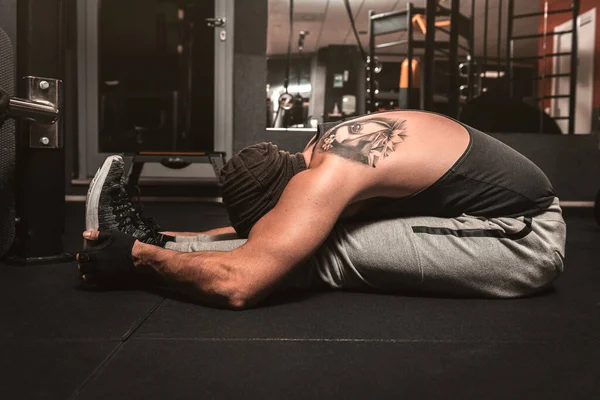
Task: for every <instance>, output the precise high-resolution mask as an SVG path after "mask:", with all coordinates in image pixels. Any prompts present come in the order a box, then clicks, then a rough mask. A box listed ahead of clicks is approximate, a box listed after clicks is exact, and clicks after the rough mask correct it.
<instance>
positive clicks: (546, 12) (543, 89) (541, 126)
mask: <svg viewBox="0 0 600 400" xmlns="http://www.w3.org/2000/svg"><path fill="white" fill-rule="evenodd" d="M547 32H548V2H547V1H545V2H544V31H543V32H542V33H543V36H542V37H543V39H542V51H543V55H542V75H541V76H540V83H541V85H542V93H541V94H540V100H541V102H542V104H541V106H540V111H541V112H540V133H544V113H545V111H544V106H545V102H544V96H546V49H547V43H546V39H547V35H546V34H547Z"/></svg>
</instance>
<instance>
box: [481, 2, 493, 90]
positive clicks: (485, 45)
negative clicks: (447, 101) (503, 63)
mask: <svg viewBox="0 0 600 400" xmlns="http://www.w3.org/2000/svg"><path fill="white" fill-rule="evenodd" d="M484 7H485V10H484V15H483V26H484V30H483V60H482V65H481V67H482V68H481V69H480V71H479V75H480V76H481V75H482V74H483V77H482V78H481V85H480V90H483V87H484V86H485V83H486V82H485V72H486V70H487V58H488V53H487V48H488V31H489V28H488V20H489V10H490V7H489V0H485V5H484Z"/></svg>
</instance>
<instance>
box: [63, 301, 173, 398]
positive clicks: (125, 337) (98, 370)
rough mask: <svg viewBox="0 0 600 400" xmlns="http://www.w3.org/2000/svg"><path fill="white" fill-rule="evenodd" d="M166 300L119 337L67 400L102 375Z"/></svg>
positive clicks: (80, 392) (77, 395)
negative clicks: (115, 343)
mask: <svg viewBox="0 0 600 400" xmlns="http://www.w3.org/2000/svg"><path fill="white" fill-rule="evenodd" d="M165 300H166V298H165V297H163V298H162V299H160V301H158V302H157V303H156V304H154V305H153V306H152V308H151V309H150V310H149V311H148V312H147V313H146V314H145V315H144V316H143V317H142V318H140V319H139V320H138V321H137V322H136V323H134V324H133V326H132V327H130V329H129V330H128V331H127V332H126V333H125V334H124V335H123V336H122V337H121V339H120V340H119V342H118V343H117V345H116V346H115V348H114V349H113V350H112V351H111V352H110V353H109V354H108V355H107V356H106V357H105V358H104V359H103V360H102V361H101V362H100V364H98V365H97V366H96V368H95V369H94V370H93V371H92V372H91V374H90V375H89V376H88V377H87V378H86V379H85V380H84V381H83V382H82V383H81V385H79V387H78V388H77V389H75V391H74V392H73V393H72V394H71V396H70V397H69V400H75V399H77V398H78V397H79V395H81V394H82V393H83V391H84V390H85V388H86V387H87V386H88V384H89V383H90V382H92V381H93V380H94V379H95V378H96V377H97V376H98V375H100V374H101V373H102V371H103V370H104V368H105V367H106V366H107V365H108V364H109V362H110V361H111V360H112V359H113V357H114V356H116V355H117V353H118V352H119V351H120V350H121V349H122V348H123V347H124V346H125V344H126V343H127V342H128V341H129V339H131V337H132V336H133V335H134V334H135V332H136V331H137V330H138V329H139V328H140V327H141V326H142V325H143V324H144V322H146V321H147V320H148V318H150V316H151V315H152V314H153V313H154V312H155V311H156V310H157V309H158V308H159V307H160V306H161V305H162V304H163V303H164V302H165Z"/></svg>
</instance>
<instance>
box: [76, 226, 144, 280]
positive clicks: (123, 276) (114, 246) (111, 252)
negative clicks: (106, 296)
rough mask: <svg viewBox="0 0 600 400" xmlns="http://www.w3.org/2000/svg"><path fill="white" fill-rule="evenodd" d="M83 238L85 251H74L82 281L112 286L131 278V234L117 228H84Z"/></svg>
mask: <svg viewBox="0 0 600 400" xmlns="http://www.w3.org/2000/svg"><path fill="white" fill-rule="evenodd" d="M83 237H84V238H86V239H87V240H89V241H90V242H88V243H89V245H88V247H87V249H86V250H82V251H81V252H79V254H77V257H76V259H77V261H78V262H79V265H78V269H79V273H80V274H81V277H82V279H83V281H84V282H85V283H88V284H92V285H101V286H112V285H115V284H122V283H125V282H128V281H129V280H130V279H131V278H132V276H133V274H134V270H133V262H134V258H133V255H132V250H133V246H134V245H135V244H136V239H135V238H134V237H132V236H129V235H126V234H124V233H122V232H119V231H111V232H98V231H92V232H90V231H88V232H84V233H83Z"/></svg>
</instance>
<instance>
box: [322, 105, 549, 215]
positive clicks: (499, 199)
mask: <svg viewBox="0 0 600 400" xmlns="http://www.w3.org/2000/svg"><path fill="white" fill-rule="evenodd" d="M411 111H412V110H411ZM422 112H424V111H422ZM442 116H443V115H442ZM443 117H446V116H443ZM446 118H449V117H446ZM449 119H451V120H452V121H455V122H457V123H459V124H461V125H462V126H464V127H465V129H466V130H467V131H468V132H469V136H470V142H469V145H468V147H467V150H465V152H464V153H463V155H462V156H461V157H460V158H459V159H458V161H456V163H455V164H454V165H453V166H452V167H451V168H450V169H449V170H448V171H447V172H446V173H445V174H444V175H443V176H442V177H441V178H440V179H438V180H437V181H436V182H435V183H434V184H432V185H431V186H429V187H427V188H425V189H423V190H421V191H419V192H417V193H415V194H413V195H411V196H408V197H403V198H387V197H377V198H373V199H369V200H366V203H367V204H368V205H367V206H366V207H363V208H361V211H360V212H359V215H357V217H356V218H355V219H361V220H362V219H369V220H372V219H382V218H385V219H388V218H395V217H408V216H433V217H444V218H452V217H457V216H460V215H462V214H468V215H473V216H481V217H488V218H492V217H519V216H535V215H537V214H540V213H542V212H544V211H545V209H546V208H548V207H549V206H550V205H551V204H552V202H553V201H554V199H555V197H556V193H555V191H554V188H553V187H552V184H551V183H550V180H549V179H548V177H547V176H546V175H545V174H544V173H543V172H542V170H541V169H540V168H539V167H538V166H536V165H535V164H534V163H533V162H531V161H530V160H529V159H527V158H526V157H525V156H523V155H522V154H520V153H519V152H517V151H516V150H514V149H512V148H511V147H509V146H508V145H506V144H504V143H502V142H500V141H499V140H497V139H495V138H493V137H491V136H489V135H487V134H485V133H483V132H480V131H478V130H477V129H474V128H471V127H470V126H467V125H465V124H462V123H461V122H459V121H456V120H454V119H452V118H449ZM337 124H339V122H337V123H335V124H323V125H322V126H320V127H319V128H320V129H319V130H318V133H317V135H318V136H320V135H321V134H322V133H323V132H325V131H326V130H328V129H330V128H331V127H333V126H335V125H337Z"/></svg>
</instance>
